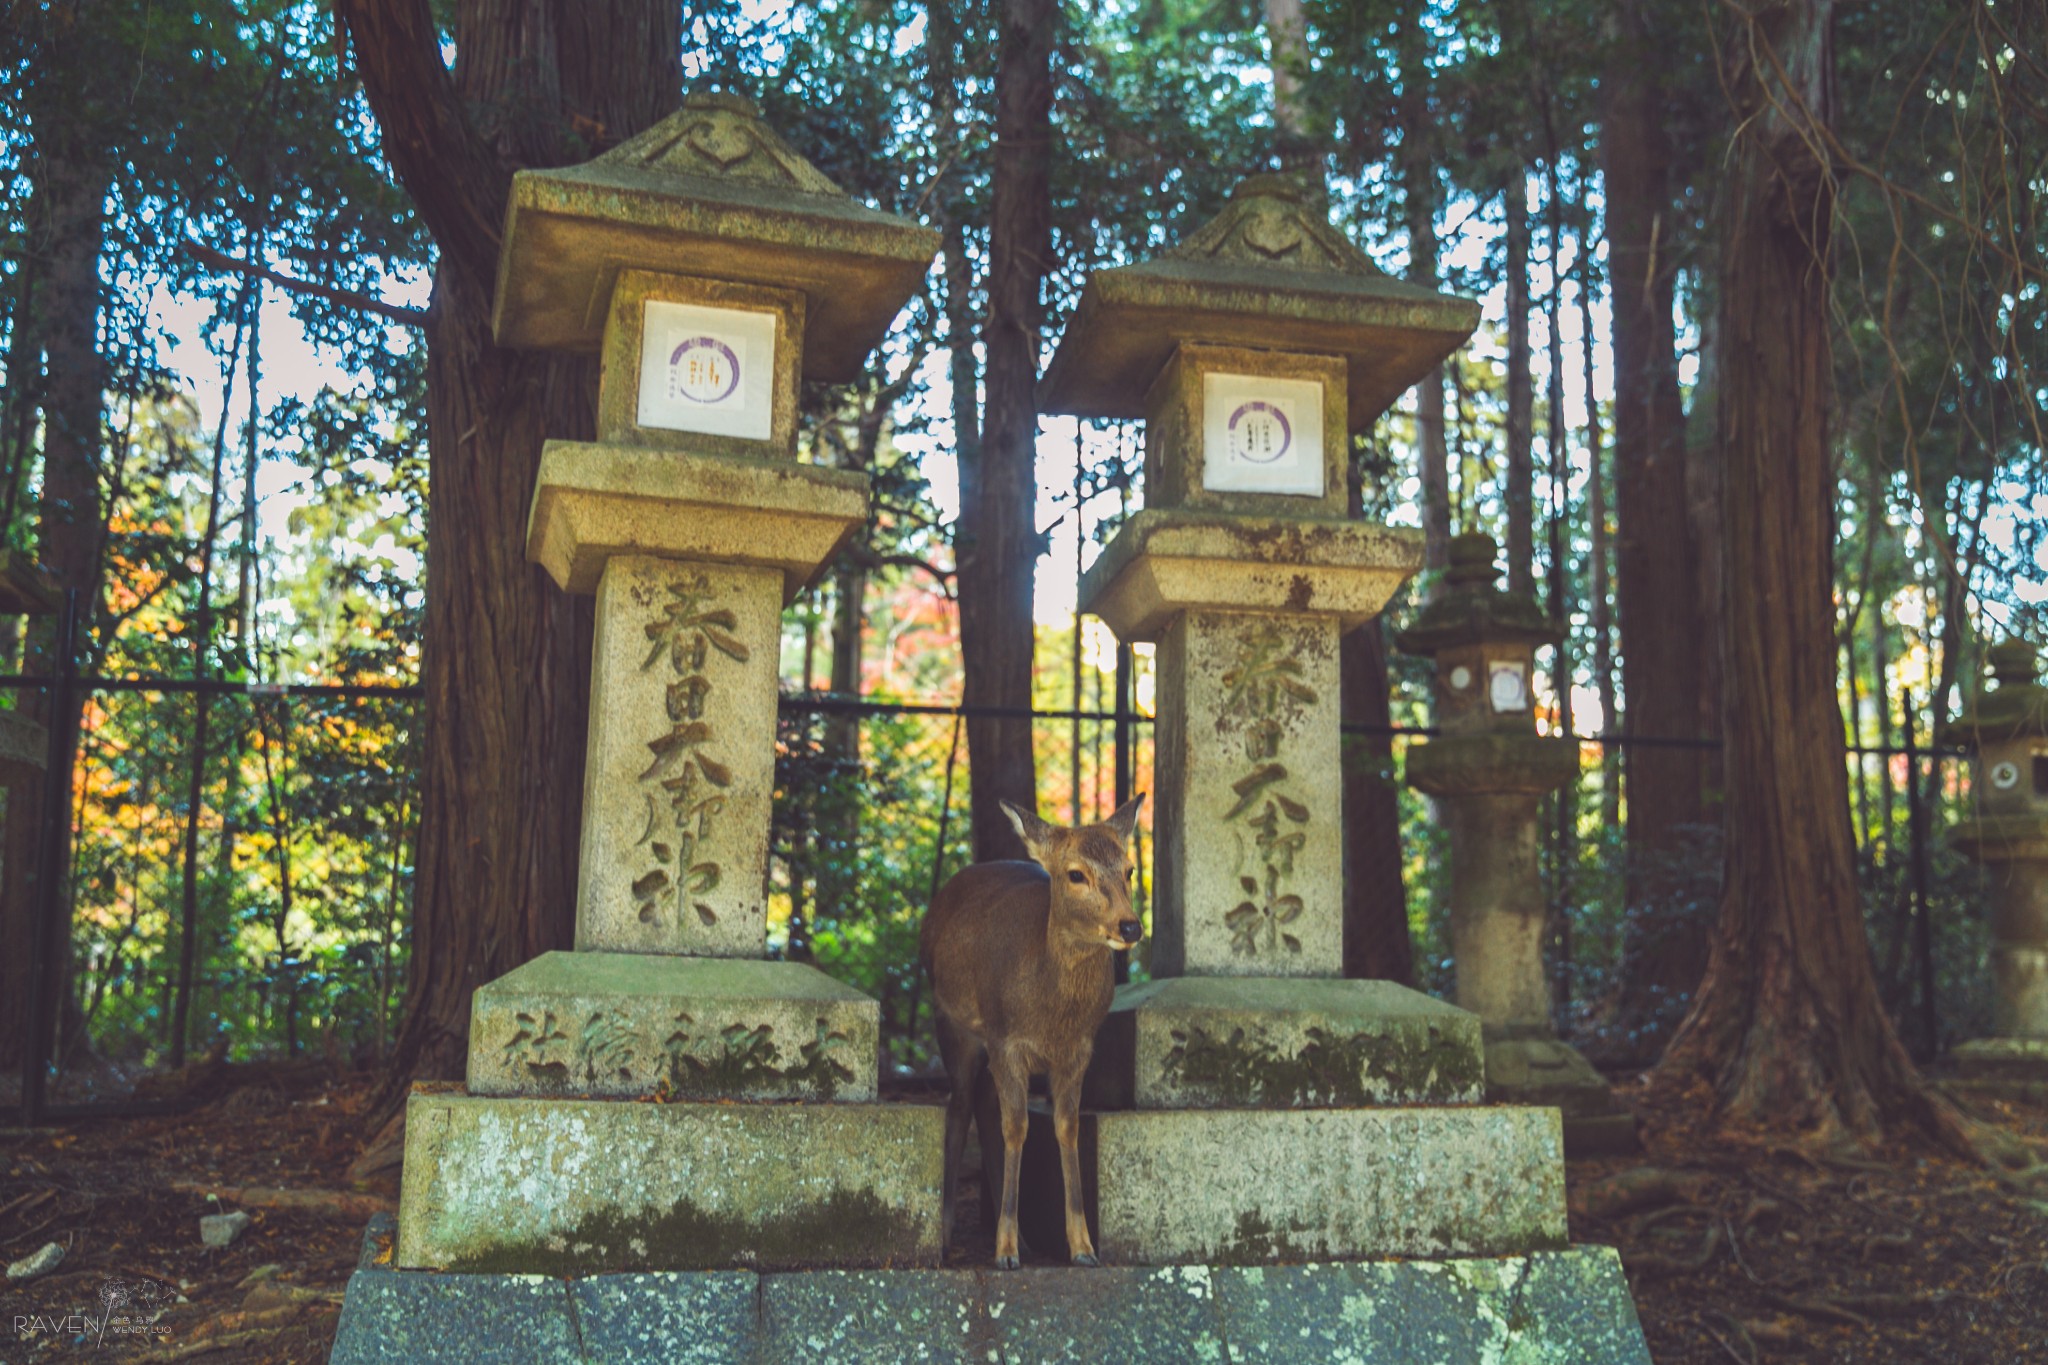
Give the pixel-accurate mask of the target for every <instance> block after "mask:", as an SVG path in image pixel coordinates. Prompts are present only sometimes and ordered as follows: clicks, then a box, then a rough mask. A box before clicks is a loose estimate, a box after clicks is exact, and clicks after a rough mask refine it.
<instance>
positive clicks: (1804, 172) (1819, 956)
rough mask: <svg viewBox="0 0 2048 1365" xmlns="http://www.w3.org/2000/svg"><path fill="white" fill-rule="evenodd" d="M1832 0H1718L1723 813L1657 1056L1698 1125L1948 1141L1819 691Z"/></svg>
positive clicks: (1830, 514) (1825, 512)
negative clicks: (1711, 891) (1684, 1088)
mask: <svg viewBox="0 0 2048 1365" xmlns="http://www.w3.org/2000/svg"><path fill="white" fill-rule="evenodd" d="M1831 4H1832V0H1783V2H1782V3H1778V4H1773V5H1769V6H1765V7H1762V8H1760V9H1759V10H1757V11H1755V12H1754V13H1752V14H1749V15H1738V17H1737V18H1736V20H1735V21H1734V24H1733V28H1734V31H1733V33H1732V34H1731V35H1730V37H1729V40H1728V47H1727V50H1726V53H1725V59H1724V71H1723V78H1724V82H1725V85H1726V88H1727V89H1728V90H1729V91H1730V94H1731V98H1732V99H1733V101H1734V104H1735V108H1734V111H1733V112H1734V115H1735V122H1736V125H1737V130H1738V131H1737V133H1736V137H1735V145H1734V148H1733V154H1732V158H1731V160H1732V165H1731V168H1730V174H1729V176H1728V178H1727V180H1726V182H1725V187H1724V195H1725V199H1724V203H1725V214H1726V217H1725V223H1724V229H1723V236H1722V255H1721V273H1720V284H1721V304H1720V307H1721V313H1720V317H1721V328H1722V337H1723V338H1724V340H1725V342H1726V346H1725V349H1724V352H1723V364H1724V366H1725V370H1724V373H1723V375H1722V384H1721V388H1720V400H1719V413H1720V433H1721V441H1722V448H1723V452H1724V457H1725V461H1726V465H1725V469H1726V477H1727V504H1726V509H1725V513H1726V515H1725V522H1724V528H1725V530H1724V541H1723V550H1724V560H1723V589H1724V592H1725V604H1726V614H1725V616H1724V618H1723V626H1722V646H1723V649H1724V651H1725V655H1724V657H1725V659H1726V665H1727V674H1726V686H1727V693H1728V695H1727V703H1728V704H1727V710H1726V713H1725V753H1726V762H1727V772H1728V783H1729V796H1730V800H1729V818H1728V835H1727V854H1726V866H1725V874H1724V875H1725V887H1724V892H1723V899H1722V903H1721V914H1720V920H1719V923H1718V924H1717V926H1716V928H1715V931H1714V933H1713V936H1712V939H1713V948H1712V955H1711V957H1710V958H1709V961H1708V965H1707V969H1706V976H1705V978H1704V980H1703V981H1702V982H1701V984H1700V988H1699V992H1698V996H1697V998H1696V999H1695V1001H1694V1004H1693V1008H1692V1011H1691V1013H1690V1014H1688V1015H1687V1016H1686V1019H1685V1021H1684V1023H1683V1024H1682V1025H1681V1026H1680V1028H1679V1030H1678V1032H1677V1034H1676V1036H1674V1038H1673V1039H1672V1042H1671V1046H1670V1049H1669V1051H1668V1052H1667V1053H1666V1055H1665V1057H1664V1059H1663V1061H1662V1062H1661V1063H1660V1064H1659V1067H1658V1070H1657V1073H1656V1074H1657V1079H1658V1080H1659V1082H1660V1083H1664V1084H1670V1085H1688V1084H1692V1083H1696V1082H1700V1081H1704V1082H1705V1083H1706V1084H1707V1086H1708V1087H1709V1088H1710V1089H1711V1092H1712V1095H1713V1098H1714V1109H1715V1115H1716V1118H1717V1120H1718V1121H1719V1122H1722V1123H1726V1124H1734V1125H1744V1126H1751V1125H1754V1126H1762V1127H1767V1128H1774V1129H1779V1130H1785V1129H1793V1130H1800V1131H1803V1132H1805V1133H1806V1134H1808V1135H1811V1136H1813V1137H1816V1138H1818V1139H1820V1140H1822V1141H1824V1142H1839V1141H1842V1140H1844V1139H1869V1138H1874V1137H1876V1136H1878V1135H1881V1134H1886V1133H1899V1132H1910V1133H1915V1134H1918V1135H1920V1136H1923V1137H1927V1138H1932V1139H1935V1140H1937V1141H1939V1142H1940V1143H1942V1144H1943V1145H1945V1146H1947V1147H1950V1148H1952V1149H1956V1150H1959V1151H1964V1152H1968V1151H1969V1150H1970V1143H1969V1139H1968V1134H1967V1131H1966V1129H1965V1127H1964V1124H1963V1121H1962V1120H1961V1119H1960V1118H1959V1117H1958V1116H1957V1114H1956V1113H1955V1111H1954V1110H1953V1109H1952V1108H1951V1107H1950V1106H1948V1105H1947V1104H1946V1103H1945V1102H1944V1101H1942V1100H1940V1099H1939V1098H1938V1097H1936V1096H1935V1094H1934V1093H1933V1091H1932V1090H1931V1089H1929V1088H1928V1087H1927V1086H1926V1085H1925V1084H1924V1083H1923V1082H1922V1081H1921V1080H1920V1078H1919V1076H1918V1074H1917V1073H1916V1072H1915V1071H1914V1069H1913V1065H1912V1062H1911V1061H1910V1059H1909V1058H1908V1057H1907V1055H1906V1052H1905V1049H1904V1048H1903V1047H1902V1046H1901V1045H1900V1043H1899V1040H1898V1037H1897V1036H1896V1034H1895V1033H1894V1032H1893V1030H1892V1026H1891V1021H1890V1020H1889V1019H1888V1018H1887V1016H1886V1014H1885V1011H1884V1008H1883V1004H1882V1002H1881V1000H1880V998H1879V994H1878V989H1877V982H1876V978H1875V976H1874V975H1873V973H1872V971H1871V961H1870V945H1869V943H1868V941H1867V939H1866V937H1865V934H1864V928H1863V911H1862V904H1861V901H1860V898H1859V896H1858V893H1857V886H1856V868H1855V859H1854V850H1853V844H1852V840H1851V835H1850V828H1849V805H1848V786H1847V773H1846V769H1845V764H1844V755H1843V736H1842V717H1841V711H1840V708H1839V706H1838V704H1837V701H1836V692H1835V652H1834V605H1833V595H1832V591H1831V554H1830V550H1831V546H1832V543H1833V531H1834V524H1835V505H1834V504H1835V500H1834V491H1835V490H1834V476H1833V456H1834V452H1833V449H1832V446H1831V444H1830V436H1829V409H1830V401H1831V379H1832V356H1831V348H1830V333H1829V327H1830V318H1829V311H1828V303H1829V279H1830V274H1831V266H1832V261H1831V258H1830V257H1831V250H1832V240H1831V239H1832V236H1833V228H1834V215H1835V200H1834V181H1833V176H1832V173H1831V169H1830V168H1829V167H1828V166H1827V165H1826V164H1825V163H1823V162H1821V161H1819V160H1817V159H1816V158H1815V156H1814V152H1815V150H1816V149H1817V148H1819V147H1821V146H1822V145H1824V142H1825V138H1824V136H1823V130H1824V123H1825V120H1826V119H1827V118H1828V116H1829V98H1830V87H1831V84H1832V80H1831V75H1832V65H1833V63H1832V52H1831V43H1830V38H1829V29H1830V25H1829V19H1830V14H1829V10H1830V8H1831Z"/></svg>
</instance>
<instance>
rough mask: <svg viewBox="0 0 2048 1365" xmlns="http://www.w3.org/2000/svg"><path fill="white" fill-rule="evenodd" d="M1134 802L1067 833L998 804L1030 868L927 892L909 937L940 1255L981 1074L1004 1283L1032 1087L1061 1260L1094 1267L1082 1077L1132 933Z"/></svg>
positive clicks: (1001, 867)
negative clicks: (1060, 1225)
mask: <svg viewBox="0 0 2048 1365" xmlns="http://www.w3.org/2000/svg"><path fill="white" fill-rule="evenodd" d="M1144 800H1145V798H1144V796H1142V795H1139V796H1135V797H1133V798H1131V800H1129V801H1128V802H1126V803H1125V804H1124V805H1123V806H1121V807H1119V808H1118V810H1117V811H1116V813H1115V814H1114V815H1112V816H1110V817H1109V819H1107V820H1105V821H1103V822H1101V823H1100V824H1094V825H1080V826H1076V827H1073V828H1067V827H1064V826H1059V825H1053V824H1048V823H1047V822H1046V821H1044V820H1041V819H1039V818H1038V815H1037V813H1036V812H1026V811H1022V810H1019V809H1018V808H1017V807H1015V806H1013V805H1011V804H1010V803H1009V802H1007V801H1004V802H1003V803H1002V809H1003V813H1004V814H1005V815H1007V816H1008V817H1009V820H1010V824H1011V825H1012V826H1013V827H1015V829H1016V831H1017V837H1018V838H1019V839H1021V840H1023V842H1024V850H1025V852H1026V853H1028V854H1030V855H1031V856H1030V861H1028V862H1026V861H1023V860H1021V859H1020V860H1012V861H1003V862H986V863H976V864H974V865H972V866H970V867H967V868H963V869H962V870H961V871H959V872H958V873H956V874H954V876H953V877H952V878H951V879H950V880H948V881H947V882H946V884H945V885H944V886H942V887H940V888H939V891H938V894H937V895H936V896H934V897H933V898H932V903H931V908H930V909H929V910H928V911H927V912H926V914H925V919H924V924H923V926H922V928H921V929H920V931H919V933H918V960H919V961H920V963H922V965H923V967H924V972H925V976H926V977H927V978H928V979H929V980H930V982H931V987H932V1000H933V1002H934V1009H933V1014H934V1028H935V1031H936V1032H937V1034H938V1043H939V1057H940V1059H941V1060H942V1061H943V1062H944V1064H945V1068H946V1078H947V1080H948V1081H949V1082H950V1083H951V1086H952V1093H951V1094H950V1095H949V1096H948V1097H947V1101H946V1152H945V1167H944V1175H943V1176H942V1180H943V1182H944V1184H943V1189H942V1190H941V1193H940V1205H939V1207H940V1214H939V1219H940V1226H941V1228H942V1233H941V1238H942V1240H941V1242H940V1245H941V1246H946V1245H949V1244H950V1243H951V1242H952V1239H953V1213H954V1186H955V1184H956V1182H957V1180H958V1177H959V1173H960V1160H961V1155H962V1153H963V1152H964V1150H965V1148H966V1145H967V1125H968V1122H969V1121H970V1120H971V1119H972V1117H973V1114H974V1087H975V1084H976V1082H977V1081H978V1080H979V1079H980V1077H981V1073H982V1070H983V1068H984V1067H986V1068H987V1070H988V1072H989V1076H990V1078H991V1080H992V1081H993V1082H994V1084H995V1091H996V1099H997V1101H998V1103H999V1104H1000V1106H1001V1108H1002V1116H1003V1117H1002V1121H1003V1201H1002V1214H1001V1216H1000V1218H998V1220H997V1222H996V1266H997V1268H998V1269H1002V1270H1015V1269H1016V1268H1017V1264H1018V1257H1017V1171H1018V1166H1019V1163H1020V1161H1021V1159H1022V1157H1023V1152H1024V1133H1025V1127H1026V1124H1027V1122H1028V1115H1027V1113H1026V1108H1025V1106H1026V1103H1027V1100H1028V1096H1029V1094H1030V1085H1031V1078H1032V1077H1033V1076H1034V1075H1040V1074H1043V1075H1044V1076H1045V1077H1046V1081H1047V1085H1048V1088H1049V1089H1050V1090H1051V1091H1052V1114H1053V1135H1054V1137H1055V1138H1057V1139H1058V1142H1059V1149H1060V1175H1061V1177H1062V1179H1063V1181H1064V1183H1065V1185H1066V1215H1067V1217H1066V1226H1067V1251H1068V1254H1069V1256H1070V1257H1071V1259H1072V1260H1073V1263H1074V1264H1075V1265H1083V1266H1093V1265H1099V1264H1101V1262H1100V1261H1098V1260H1097V1259H1096V1256H1095V1243H1094V1241H1093V1239H1091V1238H1090V1237H1089V1235H1088V1219H1087V1215H1086V1213H1085V1212H1084V1209H1083V1205H1082V1194H1081V1153H1080V1145H1079V1144H1080V1135H1081V1077H1082V1074H1083V1073H1084V1072H1085V1071H1087V1069H1088V1059H1089V1057H1090V1055H1091V1054H1092V1053H1093V1052H1094V1050H1095V1030H1096V1029H1097V1028H1098V1027H1100V1026H1101V1024H1102V1020H1103V1016H1105V1015H1106V1014H1108V1013H1109V1006H1110V1000H1111V998H1112V996H1113V995H1114V993H1115V990H1116V970H1115V956H1114V955H1115V954H1116V953H1118V952H1121V951H1123V950H1126V949H1129V948H1133V947H1135V946H1137V943H1138V941H1139V939H1140V938H1141V937H1142V936H1143V933H1144V928H1143V926H1142V925H1140V924H1139V923H1138V919H1137V917H1136V915H1135V914H1134V913H1133V912H1132V910H1131V874H1132V871H1133V864H1132V862H1131V856H1130V843H1131V834H1132V831H1133V829H1134V828H1135V827H1136V825H1137V820H1138V807H1139V806H1140V805H1141V804H1142V803H1143V802H1144Z"/></svg>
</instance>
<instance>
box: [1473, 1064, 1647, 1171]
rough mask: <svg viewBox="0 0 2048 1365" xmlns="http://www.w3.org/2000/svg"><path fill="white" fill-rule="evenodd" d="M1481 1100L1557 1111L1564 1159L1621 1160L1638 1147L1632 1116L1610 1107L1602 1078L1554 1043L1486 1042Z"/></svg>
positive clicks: (1611, 1095)
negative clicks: (1602, 1158) (1550, 1107)
mask: <svg viewBox="0 0 2048 1365" xmlns="http://www.w3.org/2000/svg"><path fill="white" fill-rule="evenodd" d="M1486 1099H1487V1102H1488V1103H1489V1104H1519V1105H1550V1106H1553V1107H1555V1108H1556V1109H1558V1110H1559V1111H1560V1112H1562V1113H1563V1115H1564V1153H1565V1155H1566V1156H1568V1157H1589V1156H1625V1155H1627V1154H1628V1153H1630V1152H1633V1151H1636V1150H1637V1149H1638V1147H1639V1146H1640V1144H1639V1142H1638V1141H1637V1138H1636V1120H1635V1116H1634V1115H1633V1114H1630V1113H1629V1112H1627V1111H1626V1110H1624V1109H1623V1108H1622V1107H1621V1106H1620V1105H1619V1104H1616V1103H1615V1100H1614V1091H1613V1089H1612V1088H1611V1087H1610V1086H1609V1085H1608V1084H1607V1078H1606V1077H1605V1076H1602V1075H1601V1074H1600V1073H1599V1072H1598V1071H1596V1070H1594V1069H1593V1064H1592V1063H1591V1062H1589V1061H1587V1060H1586V1059H1585V1058H1584V1057H1582V1056H1580V1055H1579V1051H1578V1049H1577V1048H1575V1047H1573V1046H1572V1045H1571V1044H1569V1043H1563V1042H1559V1041H1558V1040H1557V1039H1555V1038H1489V1039H1487V1040H1486Z"/></svg>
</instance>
